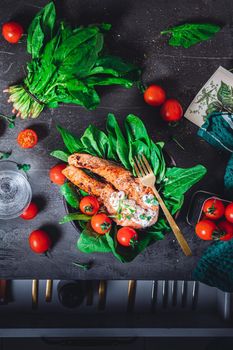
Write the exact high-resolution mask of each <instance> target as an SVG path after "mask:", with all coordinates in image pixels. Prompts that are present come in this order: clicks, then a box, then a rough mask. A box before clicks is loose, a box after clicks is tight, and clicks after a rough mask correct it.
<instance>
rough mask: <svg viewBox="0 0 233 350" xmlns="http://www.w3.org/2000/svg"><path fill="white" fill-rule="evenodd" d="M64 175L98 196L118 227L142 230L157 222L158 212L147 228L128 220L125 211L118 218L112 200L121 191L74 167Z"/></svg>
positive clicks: (133, 220) (147, 224) (67, 168)
mask: <svg viewBox="0 0 233 350" xmlns="http://www.w3.org/2000/svg"><path fill="white" fill-rule="evenodd" d="M62 173H63V174H64V175H65V177H66V178H67V179H68V180H69V181H71V182H72V183H73V184H74V185H75V186H77V187H78V188H80V189H81V190H83V191H85V192H87V193H88V194H90V195H93V196H96V197H97V199H98V201H99V202H100V204H102V205H104V206H105V207H106V209H107V211H108V213H109V214H110V215H111V216H114V217H113V220H114V221H115V222H116V223H117V224H118V225H121V226H130V227H133V228H136V229H140V228H142V227H146V226H151V225H153V224H154V223H155V222H156V221H157V216H158V212H156V213H154V216H153V217H152V218H151V220H150V221H148V223H146V226H145V225H141V224H140V222H137V220H136V221H135V219H134V217H132V218H128V215H127V213H125V215H124V210H123V211H122V218H118V212H117V210H116V208H115V207H114V205H113V204H111V203H113V202H112V198H113V197H116V196H117V195H118V194H119V191H116V190H115V189H114V188H113V186H112V185H111V184H108V183H104V182H102V181H99V180H96V179H94V178H92V177H91V176H89V175H88V174H86V173H85V172H84V171H83V170H81V169H79V168H76V167H75V166H73V165H69V166H67V167H66V168H65V169H64V170H63V171H62ZM144 211H145V210H144Z"/></svg>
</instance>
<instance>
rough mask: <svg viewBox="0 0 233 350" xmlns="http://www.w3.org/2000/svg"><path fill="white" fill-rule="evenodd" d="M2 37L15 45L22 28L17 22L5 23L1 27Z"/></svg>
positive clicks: (21, 33)
mask: <svg viewBox="0 0 233 350" xmlns="http://www.w3.org/2000/svg"><path fill="white" fill-rule="evenodd" d="M2 35H3V37H4V39H6V40H7V41H8V42H9V43H11V44H17V43H18V42H19V40H20V38H21V36H22V35H23V27H22V26H21V24H19V23H17V22H7V23H4V24H3V26H2Z"/></svg>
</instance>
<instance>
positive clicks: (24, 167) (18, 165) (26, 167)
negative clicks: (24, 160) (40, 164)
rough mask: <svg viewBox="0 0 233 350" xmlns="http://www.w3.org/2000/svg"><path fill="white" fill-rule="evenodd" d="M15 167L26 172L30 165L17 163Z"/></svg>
mask: <svg viewBox="0 0 233 350" xmlns="http://www.w3.org/2000/svg"><path fill="white" fill-rule="evenodd" d="M17 167H18V169H19V170H23V171H25V172H27V171H28V170H30V169H31V165H30V164H17Z"/></svg>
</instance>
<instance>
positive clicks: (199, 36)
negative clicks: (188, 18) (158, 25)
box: [161, 23, 221, 48]
mask: <svg viewBox="0 0 233 350" xmlns="http://www.w3.org/2000/svg"><path fill="white" fill-rule="evenodd" d="M220 29H221V27H220V26H218V25H215V24H210V23H187V24H183V25H180V26H176V27H172V28H169V29H167V30H164V31H162V32H161V34H162V35H163V34H170V35H171V38H170V40H169V45H171V46H183V47H184V48H188V47H190V46H192V45H195V44H198V43H199V42H202V41H204V40H208V39H210V38H211V37H212V36H214V34H216V33H217V32H219V31H220Z"/></svg>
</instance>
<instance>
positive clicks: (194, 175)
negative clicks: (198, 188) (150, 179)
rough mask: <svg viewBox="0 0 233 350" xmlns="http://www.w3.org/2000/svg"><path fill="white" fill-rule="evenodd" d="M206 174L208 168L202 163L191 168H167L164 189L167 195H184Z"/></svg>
mask: <svg viewBox="0 0 233 350" xmlns="http://www.w3.org/2000/svg"><path fill="white" fill-rule="evenodd" d="M205 174H206V169H205V167H204V166H202V165H196V166H194V167H192V168H189V169H183V168H176V167H174V168H167V171H166V174H165V180H164V183H163V187H162V191H163V195H164V196H166V197H173V196H174V197H178V196H182V195H183V194H184V193H185V192H186V191H188V190H189V189H190V187H192V186H193V185H194V184H195V183H196V182H198V181H199V180H200V179H201V178H202V177H203V176H204V175H205Z"/></svg>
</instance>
